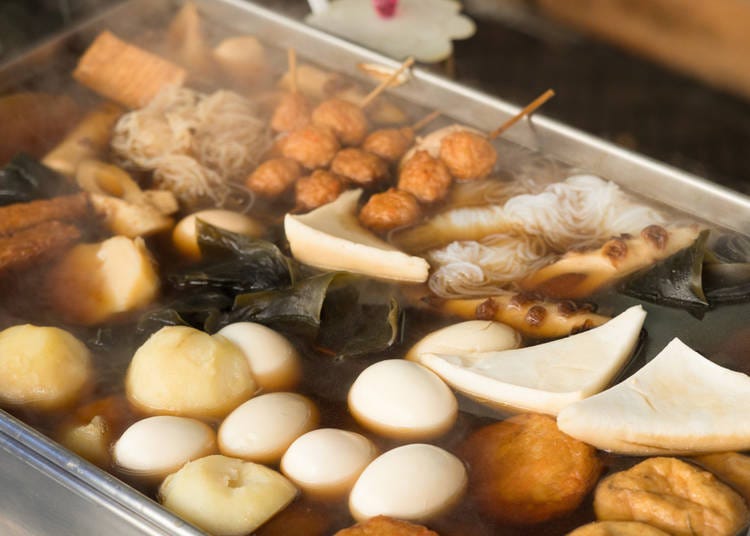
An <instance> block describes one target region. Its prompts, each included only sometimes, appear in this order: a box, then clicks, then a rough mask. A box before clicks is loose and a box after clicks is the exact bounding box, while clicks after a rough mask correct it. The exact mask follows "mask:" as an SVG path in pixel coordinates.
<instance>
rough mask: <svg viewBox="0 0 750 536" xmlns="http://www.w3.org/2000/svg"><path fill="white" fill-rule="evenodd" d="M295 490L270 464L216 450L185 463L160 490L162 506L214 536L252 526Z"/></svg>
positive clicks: (280, 506) (243, 531)
mask: <svg viewBox="0 0 750 536" xmlns="http://www.w3.org/2000/svg"><path fill="white" fill-rule="evenodd" d="M296 494H297V490H296V488H295V487H294V485H292V483H291V482H289V481H288V480H287V479H286V478H284V477H283V476H282V475H281V474H279V473H277V472H276V471H274V470H273V469H269V468H268V467H264V466H263V465H259V464H256V463H252V462H245V461H242V460H237V459H235V458H229V457H227V456H221V455H218V454H217V455H214V456H206V457H205V458H201V459H199V460H195V461H193V462H190V463H188V464H186V465H185V466H184V467H183V468H182V469H180V470H179V471H177V472H176V473H174V474H172V475H169V476H168V477H167V478H166V480H164V483H163V484H162V485H161V488H160V489H159V496H160V499H161V502H162V504H163V505H164V506H165V507H166V508H168V509H169V510H172V511H173V512H175V513H176V514H178V515H180V516H181V517H184V518H185V519H187V520H188V521H190V522H191V523H195V524H196V525H198V526H199V527H201V528H202V529H204V530H207V531H208V532H210V533H211V534H215V535H216V536H235V535H236V536H240V535H242V534H249V533H251V532H253V531H255V529H257V528H258V527H259V526H261V525H262V524H263V523H265V522H266V521H268V520H269V519H270V518H271V517H272V516H273V515H274V514H276V513H277V512H278V511H279V510H282V509H283V508H284V507H285V506H286V505H288V504H289V503H290V502H292V500H293V499H294V497H295V495H296Z"/></svg>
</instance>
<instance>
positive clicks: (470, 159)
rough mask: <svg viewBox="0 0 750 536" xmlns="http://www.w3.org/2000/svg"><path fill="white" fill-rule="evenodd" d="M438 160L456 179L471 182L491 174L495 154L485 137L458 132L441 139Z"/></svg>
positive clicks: (495, 158) (466, 131)
mask: <svg viewBox="0 0 750 536" xmlns="http://www.w3.org/2000/svg"><path fill="white" fill-rule="evenodd" d="M440 160H442V161H443V163H444V164H445V165H446V166H447V167H448V171H450V173H451V175H453V176H454V177H455V178H456V179H458V180H462V181H471V180H477V179H483V178H485V177H486V176H487V175H489V174H490V173H491V172H492V169H493V168H494V167H495V162H497V152H496V151H495V148H494V147H493V146H492V144H491V143H490V141H489V140H488V139H487V138H486V137H485V136H482V135H480V134H477V133H476V132H471V131H469V130H458V131H456V132H452V133H451V134H448V135H447V136H446V137H445V138H443V141H442V143H441V144H440Z"/></svg>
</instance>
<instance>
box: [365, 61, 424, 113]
mask: <svg viewBox="0 0 750 536" xmlns="http://www.w3.org/2000/svg"><path fill="white" fill-rule="evenodd" d="M413 63H414V58H413V57H409V58H407V59H406V61H405V62H404V63H402V64H401V67H399V68H398V69H396V70H395V71H393V73H391V75H390V76H389V77H388V78H386V79H385V80H383V81H382V82H380V84H379V85H378V87H376V88H375V89H373V90H372V91H370V93H369V94H368V95H367V96H366V97H365V98H364V99H362V102H361V103H360V104H359V107H360V108H362V109H363V110H364V109H365V108H367V107H368V106H369V105H370V104H372V101H373V100H375V98H376V97H377V96H378V95H380V94H381V93H382V92H383V90H384V89H385V88H387V87H388V86H389V85H390V83H391V82H393V81H394V80H395V79H396V78H398V76H399V75H400V74H401V73H403V72H404V71H405V70H406V69H408V68H409V67H411V66H412V64H413Z"/></svg>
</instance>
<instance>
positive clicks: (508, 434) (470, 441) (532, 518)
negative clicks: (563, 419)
mask: <svg viewBox="0 0 750 536" xmlns="http://www.w3.org/2000/svg"><path fill="white" fill-rule="evenodd" d="M459 456H460V457H461V458H462V459H463V460H464V461H465V462H467V463H468V465H469V493H470V494H471V496H472V498H473V499H474V502H475V503H476V505H477V506H478V508H479V509H480V510H481V511H482V512H483V513H484V514H486V515H487V516H489V517H491V518H493V519H495V520H497V521H499V522H501V523H512V524H514V525H530V524H535V523H541V522H543V521H547V520H550V519H554V518H556V517H560V516H563V515H565V514H567V513H569V512H572V511H573V510H575V509H576V508H578V506H579V505H580V504H581V502H582V501H583V499H584V497H586V495H587V494H588V493H589V491H591V489H592V488H593V487H594V484H596V481H597V479H598V478H599V474H600V473H601V470H602V463H601V461H600V460H599V458H598V456H597V454H596V449H595V448H594V447H591V446H589V445H587V444H585V443H583V442H582V441H578V440H576V439H573V438H572V437H570V436H568V435H565V434H564V433H562V432H561V431H560V430H559V429H558V428H557V423H556V421H555V419H554V417H550V416H549V415H539V414H534V413H526V414H522V415H516V416H514V417H511V418H509V419H506V420H504V421H502V422H498V423H495V424H490V425H487V426H483V427H482V428H479V429H478V430H476V431H475V432H473V433H472V434H471V435H470V436H469V437H468V438H467V439H466V440H465V441H464V443H463V444H462V445H461V446H460V447H459Z"/></svg>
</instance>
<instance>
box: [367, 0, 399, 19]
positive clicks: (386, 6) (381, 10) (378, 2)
mask: <svg viewBox="0 0 750 536" xmlns="http://www.w3.org/2000/svg"><path fill="white" fill-rule="evenodd" d="M372 5H373V6H375V11H376V12H377V13H378V15H380V16H381V17H382V18H384V19H390V18H391V17H393V16H394V15H395V14H396V7H398V0H372Z"/></svg>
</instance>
